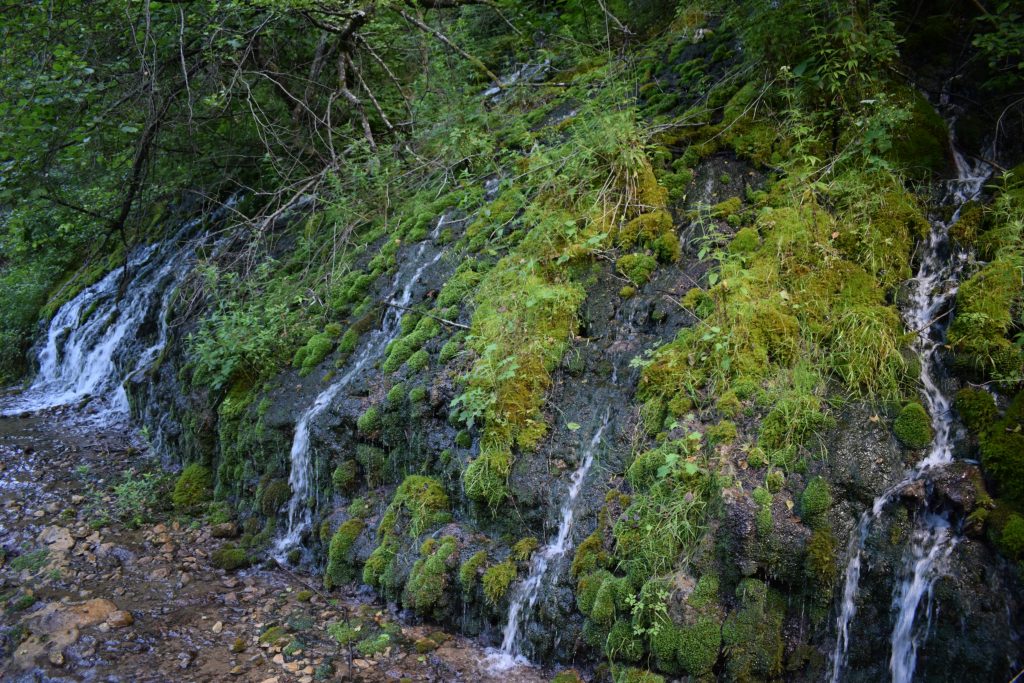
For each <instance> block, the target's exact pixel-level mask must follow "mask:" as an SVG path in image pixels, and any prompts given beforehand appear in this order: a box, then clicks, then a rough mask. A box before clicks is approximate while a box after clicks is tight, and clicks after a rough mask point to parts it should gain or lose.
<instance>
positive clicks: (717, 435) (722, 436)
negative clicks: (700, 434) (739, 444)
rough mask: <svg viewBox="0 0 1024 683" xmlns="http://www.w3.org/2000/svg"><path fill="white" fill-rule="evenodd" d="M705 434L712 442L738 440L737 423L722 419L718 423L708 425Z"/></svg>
mask: <svg viewBox="0 0 1024 683" xmlns="http://www.w3.org/2000/svg"><path fill="white" fill-rule="evenodd" d="M704 436H706V437H707V439H708V442H709V443H712V444H719V443H732V442H733V441H735V440H736V423H735V422H732V421H731V420H722V421H721V422H719V423H718V424H716V425H712V426H710V427H708V428H707V430H706V431H705V432H704Z"/></svg>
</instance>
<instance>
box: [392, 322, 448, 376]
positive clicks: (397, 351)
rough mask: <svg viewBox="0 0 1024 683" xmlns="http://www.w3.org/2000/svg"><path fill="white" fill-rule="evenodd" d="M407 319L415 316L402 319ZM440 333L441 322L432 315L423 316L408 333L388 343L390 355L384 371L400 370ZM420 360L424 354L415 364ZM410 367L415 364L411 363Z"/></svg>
mask: <svg viewBox="0 0 1024 683" xmlns="http://www.w3.org/2000/svg"><path fill="white" fill-rule="evenodd" d="M406 320H413V318H411V317H409V316H408V315H407V316H406V317H405V318H403V319H402V321H403V323H404V322H405V321H406ZM439 334H441V323H439V322H438V321H437V320H434V319H433V318H430V317H423V318H421V319H419V321H418V322H417V323H416V326H415V327H414V328H413V329H412V330H411V331H410V332H409V333H408V334H406V335H405V336H402V337H399V338H398V339H396V340H394V341H393V342H391V344H389V345H388V352H387V353H388V357H387V358H386V359H385V360H384V363H383V365H381V368H382V369H383V370H384V372H394V371H396V370H398V368H400V367H402V364H403V363H406V364H408V363H409V362H410V361H411V360H412V358H413V356H415V355H416V354H417V353H418V352H419V351H422V350H423V345H424V344H426V343H427V342H428V341H430V340H431V339H433V338H434V337H436V336H437V335H439ZM420 362H422V356H420V357H419V358H418V359H417V360H416V361H415V363H414V364H418V363H420ZM410 367H413V366H412V365H410ZM413 369H418V368H413Z"/></svg>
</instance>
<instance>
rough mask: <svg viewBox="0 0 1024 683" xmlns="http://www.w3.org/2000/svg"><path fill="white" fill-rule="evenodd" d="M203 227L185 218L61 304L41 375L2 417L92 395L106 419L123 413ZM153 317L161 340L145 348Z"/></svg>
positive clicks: (163, 330)
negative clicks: (128, 388)
mask: <svg viewBox="0 0 1024 683" xmlns="http://www.w3.org/2000/svg"><path fill="white" fill-rule="evenodd" d="M232 203H233V201H229V202H228V204H227V205H226V206H230V205H231V204H232ZM225 210H226V208H225V207H222V208H221V209H219V210H218V211H216V212H214V213H213V214H212V215H211V216H210V219H211V220H218V219H220V218H222V217H223V214H224V211H225ZM199 223H200V220H199V219H193V220H191V221H188V222H187V223H185V224H184V225H183V226H182V227H181V228H180V229H179V230H178V233H177V234H176V235H175V236H174V237H172V238H170V239H168V240H166V241H164V242H159V243H156V244H151V245H148V246H145V247H141V248H139V249H136V250H135V251H134V252H133V253H132V254H131V255H130V256H129V258H128V260H127V262H126V264H125V265H123V266H121V267H119V268H115V269H114V270H112V271H110V272H109V273H107V274H106V275H105V276H104V277H103V278H102V279H100V280H99V281H98V282H96V283H94V284H92V285H90V286H88V287H86V288H85V289H83V290H82V291H81V292H79V293H78V295H76V296H75V297H74V298H73V299H71V301H69V302H67V303H66V304H64V305H63V306H61V307H60V309H59V310H58V311H57V312H56V313H55V314H54V316H53V318H52V319H51V320H50V325H49V328H48V330H47V335H46V340H45V343H43V344H42V345H41V346H40V348H39V351H38V356H37V359H38V363H39V371H38V373H37V374H36V377H35V380H34V381H33V383H32V386H31V387H29V388H28V389H27V390H26V391H24V392H22V393H21V394H19V395H18V396H17V397H15V399H14V400H13V401H11V402H10V403H9V404H7V405H5V406H4V408H3V410H2V411H0V414H3V415H11V414H17V413H22V412H28V411H36V410H43V409H47V408H54V407H58V406H64V405H70V404H74V403H78V402H80V401H82V400H84V399H86V398H91V399H94V406H97V407H98V408H99V410H98V416H99V417H100V418H101V419H114V418H117V417H121V416H124V415H126V414H127V413H128V396H127V394H126V393H125V390H124V381H125V380H126V379H127V378H129V377H130V376H131V375H132V374H134V373H136V372H141V371H144V370H147V369H148V368H149V367H150V366H151V365H152V363H153V362H154V361H155V360H156V359H157V358H158V357H159V355H160V353H161V352H162V351H163V348H164V345H165V344H166V343H167V338H168V322H167V317H168V315H169V311H170V306H171V304H172V303H173V298H174V293H175V291H176V290H177V287H178V285H179V284H180V283H181V281H182V280H183V279H184V277H185V276H186V275H187V274H188V272H189V270H190V268H189V265H188V264H189V262H190V261H191V259H192V256H193V254H194V251H195V247H196V246H197V241H198V240H192V241H187V238H188V236H189V235H190V234H191V233H193V232H195V230H196V228H197V227H198V225H199ZM151 316H155V317H156V320H157V338H156V340H155V341H154V342H153V343H152V344H150V345H149V346H147V347H145V348H143V349H141V350H140V349H139V346H138V343H137V342H138V332H139V329H140V328H141V327H142V326H143V325H144V323H145V322H146V321H147V320H148V319H151Z"/></svg>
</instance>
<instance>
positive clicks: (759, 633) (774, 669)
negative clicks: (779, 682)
mask: <svg viewBox="0 0 1024 683" xmlns="http://www.w3.org/2000/svg"><path fill="white" fill-rule="evenodd" d="M736 597H737V598H738V599H739V602H740V607H739V609H738V610H737V611H736V612H734V613H732V614H730V615H729V617H728V618H727V619H726V621H725V624H724V625H723V627H722V642H723V644H724V645H725V648H726V652H727V653H728V659H727V661H726V667H725V670H726V674H727V675H728V677H729V678H730V679H732V680H741V681H743V680H759V679H770V678H775V677H776V676H778V675H779V674H781V673H782V655H783V649H784V645H783V640H782V619H783V616H784V614H785V605H784V603H783V601H782V598H781V596H779V595H778V593H776V592H775V591H773V590H771V589H769V588H768V587H767V586H766V585H765V584H764V583H762V582H761V581H758V580H757V579H744V580H742V581H740V583H739V586H738V587H737V588H736Z"/></svg>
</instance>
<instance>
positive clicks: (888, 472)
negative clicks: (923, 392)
mask: <svg viewBox="0 0 1024 683" xmlns="http://www.w3.org/2000/svg"><path fill="white" fill-rule="evenodd" d="M827 449H828V462H829V480H830V482H831V483H832V485H833V486H836V487H839V488H840V489H841V490H842V492H843V493H844V496H843V498H845V499H846V500H849V501H851V502H857V503H861V504H870V503H871V501H873V500H874V499H875V497H876V496H878V495H879V494H880V493H882V492H883V491H885V490H886V489H887V488H889V487H890V486H892V485H894V484H896V483H897V482H898V481H899V480H900V479H901V478H902V476H903V474H904V472H905V471H906V465H905V463H904V459H903V451H902V449H901V448H900V446H899V443H898V442H897V441H896V438H895V437H894V436H893V435H892V433H891V432H890V431H889V428H888V426H887V420H885V418H884V417H879V416H878V415H877V414H875V413H874V412H872V411H870V410H869V409H868V408H867V407H865V406H858V405H854V406H849V407H847V408H846V409H844V411H843V412H842V413H841V414H840V415H838V416H837V425H836V427H835V429H834V430H832V432H831V434H830V436H829V438H828V440H827Z"/></svg>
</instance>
